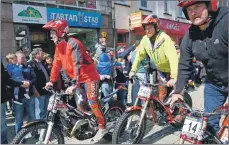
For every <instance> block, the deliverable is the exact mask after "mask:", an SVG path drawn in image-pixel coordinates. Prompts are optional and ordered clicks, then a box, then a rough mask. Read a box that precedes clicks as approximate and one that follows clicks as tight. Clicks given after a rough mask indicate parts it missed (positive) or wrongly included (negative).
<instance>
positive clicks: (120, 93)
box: [115, 85, 127, 105]
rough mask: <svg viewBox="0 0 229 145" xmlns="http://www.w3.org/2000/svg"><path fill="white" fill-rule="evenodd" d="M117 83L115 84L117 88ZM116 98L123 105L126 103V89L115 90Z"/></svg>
mask: <svg viewBox="0 0 229 145" xmlns="http://www.w3.org/2000/svg"><path fill="white" fill-rule="evenodd" d="M117 87H118V85H116V86H115V88H117ZM117 100H119V101H121V102H122V103H123V105H126V103H127V91H126V90H119V91H118V92H117Z"/></svg>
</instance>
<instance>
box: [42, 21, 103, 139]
mask: <svg viewBox="0 0 229 145" xmlns="http://www.w3.org/2000/svg"><path fill="white" fill-rule="evenodd" d="M43 28H44V29H49V30H51V31H50V37H51V40H53V41H54V43H55V44H56V49H55V55H54V61H53V67H52V70H51V74H50V81H49V82H48V83H47V84H46V87H48V86H53V83H54V82H56V81H57V78H58V74H59V72H60V70H61V68H63V69H64V70H65V72H66V73H67V75H68V76H69V77H70V78H71V80H72V82H73V83H72V86H70V87H68V88H67V90H66V92H67V93H73V91H75V90H76V92H80V89H78V88H77V86H83V87H84V89H85V91H86V92H87V99H88V103H89V105H90V107H91V109H92V111H93V113H94V114H95V116H96V118H97V121H98V124H99V130H98V132H97V134H96V135H95V137H94V141H98V140H100V139H101V138H102V137H103V136H104V134H106V133H107V130H106V129H105V119H104V116H103V113H102V111H101V108H100V106H99V104H98V100H97V97H98V83H99V80H100V77H99V74H98V72H97V70H96V67H95V65H94V63H93V61H92V59H91V58H90V56H89V55H88V54H87V53H86V50H85V48H84V46H83V44H82V43H81V42H80V41H79V40H77V39H75V38H72V37H67V34H68V33H69V27H68V24H67V22H66V21H65V20H52V21H50V22H48V23H47V24H45V25H44V26H43ZM78 97H82V98H78V99H79V100H80V101H79V104H78V105H79V106H80V109H82V110H84V109H83V102H84V100H85V99H86V98H83V96H82V95H78Z"/></svg>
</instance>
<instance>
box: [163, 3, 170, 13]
mask: <svg viewBox="0 0 229 145" xmlns="http://www.w3.org/2000/svg"><path fill="white" fill-rule="evenodd" d="M164 12H165V13H168V14H169V1H168V0H164Z"/></svg>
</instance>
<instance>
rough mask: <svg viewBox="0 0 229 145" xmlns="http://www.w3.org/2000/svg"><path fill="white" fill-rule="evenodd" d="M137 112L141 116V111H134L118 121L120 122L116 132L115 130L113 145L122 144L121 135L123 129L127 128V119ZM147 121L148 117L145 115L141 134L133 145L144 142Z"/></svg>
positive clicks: (125, 114)
mask: <svg viewBox="0 0 229 145" xmlns="http://www.w3.org/2000/svg"><path fill="white" fill-rule="evenodd" d="M136 112H137V113H139V114H141V110H134V111H130V112H125V113H124V114H123V115H122V116H121V118H120V119H119V120H118V122H117V123H116V126H115V130H114V133H113V136H112V144H120V143H119V134H120V133H121V131H122V130H123V127H125V125H126V121H127V119H128V118H129V117H130V116H132V115H133V114H134V113H136ZM146 121H147V120H146V115H145V116H144V118H143V121H142V124H141V127H140V133H139V134H138V136H137V137H136V139H135V140H134V141H133V142H132V143H131V144H139V143H140V142H141V141H142V139H143V137H144V134H145V131H146Z"/></svg>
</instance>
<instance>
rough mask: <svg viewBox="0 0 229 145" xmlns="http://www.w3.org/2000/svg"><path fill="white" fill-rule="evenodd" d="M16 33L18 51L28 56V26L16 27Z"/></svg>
mask: <svg viewBox="0 0 229 145" xmlns="http://www.w3.org/2000/svg"><path fill="white" fill-rule="evenodd" d="M14 33H15V36H16V47H17V50H22V51H24V52H25V54H26V55H28V54H29V52H30V48H31V47H30V43H29V42H30V40H29V28H28V26H26V25H17V24H15V25H14Z"/></svg>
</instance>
